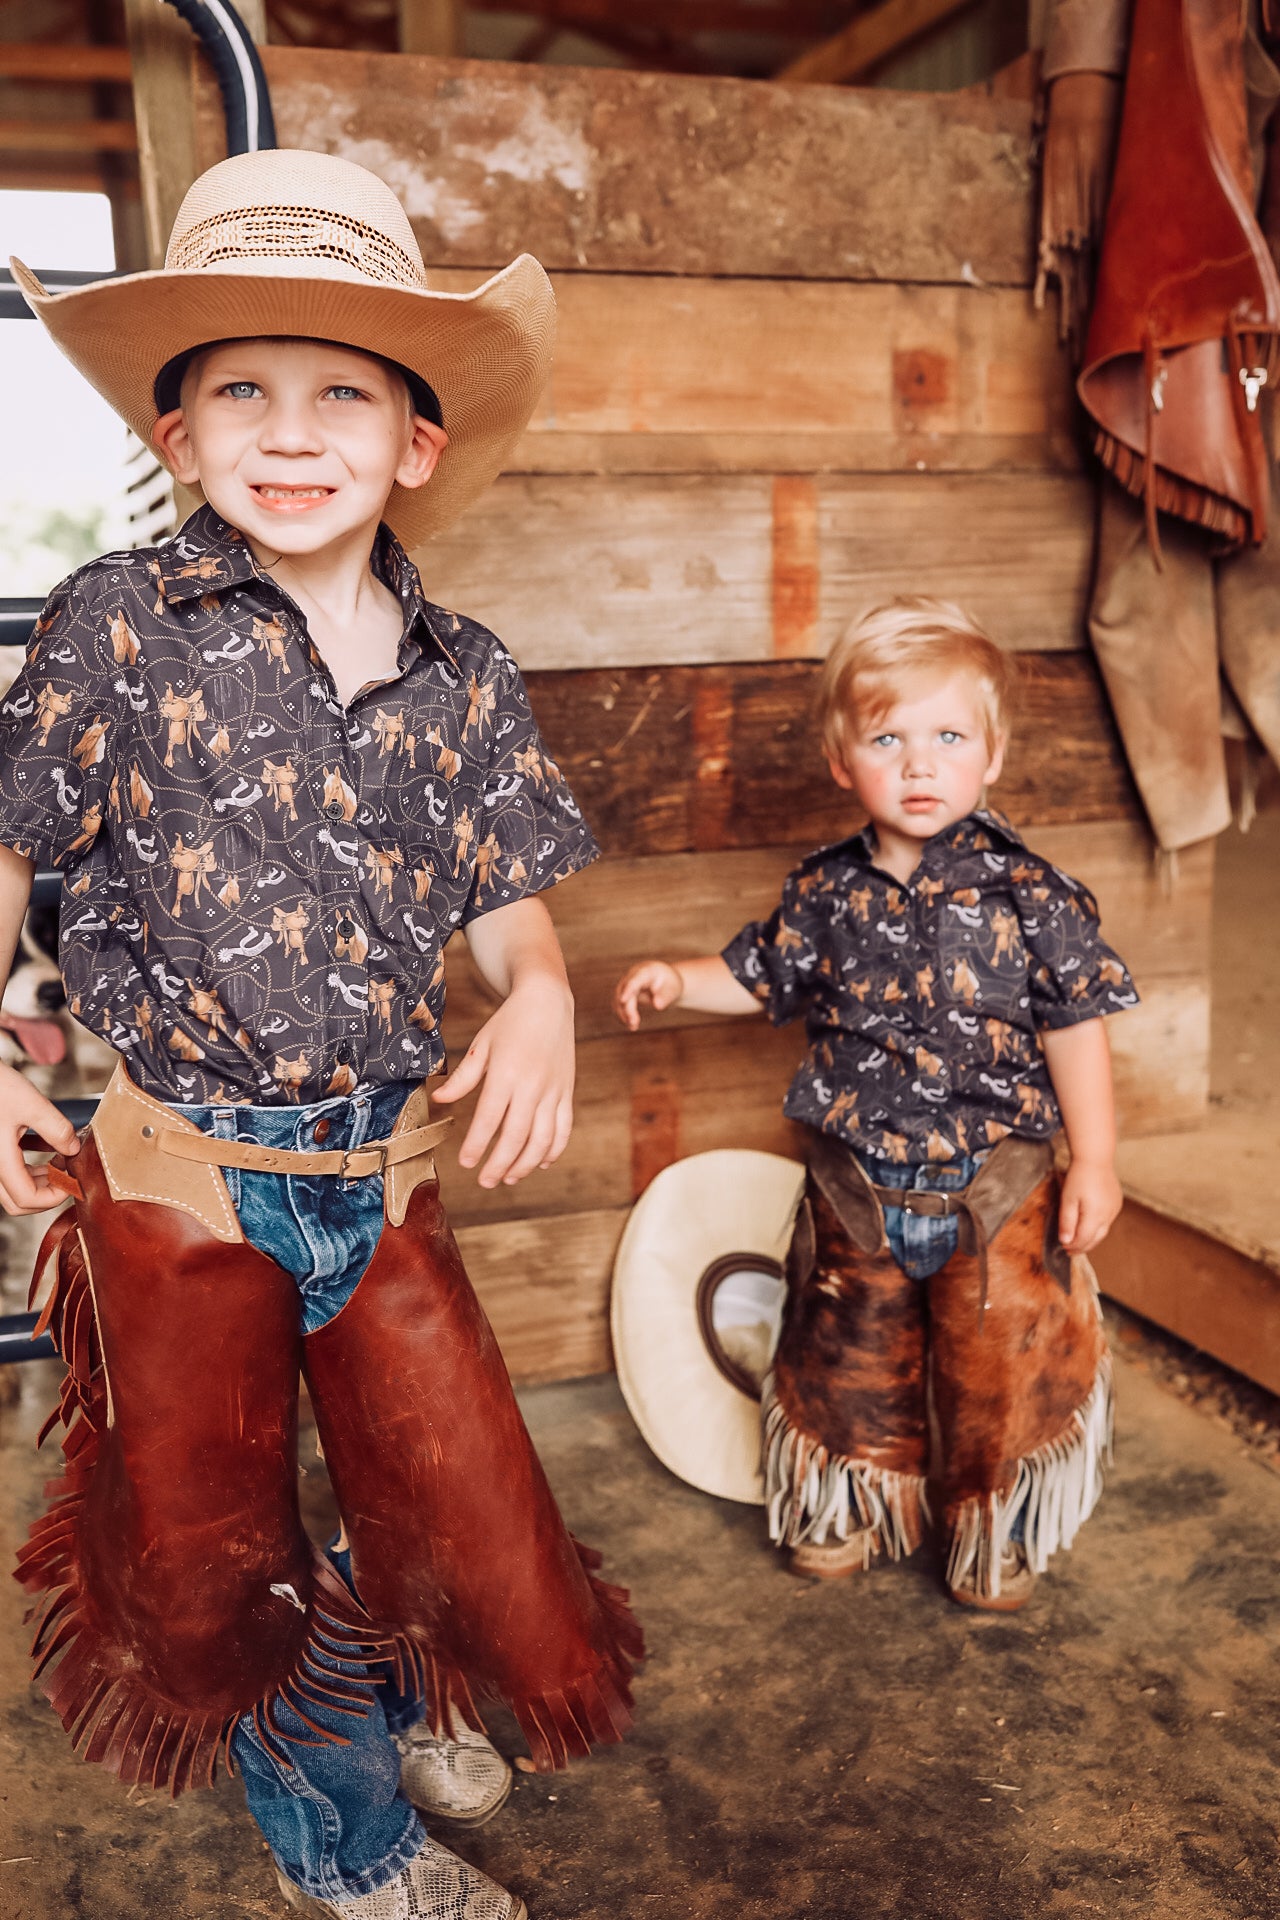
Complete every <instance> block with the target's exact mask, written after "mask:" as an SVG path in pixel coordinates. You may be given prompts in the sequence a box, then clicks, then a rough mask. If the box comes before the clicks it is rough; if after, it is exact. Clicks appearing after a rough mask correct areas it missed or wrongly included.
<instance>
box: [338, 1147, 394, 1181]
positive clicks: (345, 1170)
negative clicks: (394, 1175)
mask: <svg viewBox="0 0 1280 1920" xmlns="http://www.w3.org/2000/svg"><path fill="white" fill-rule="evenodd" d="M389 1144H390V1143H389V1142H388V1141H386V1140H366V1141H365V1143H364V1145H363V1146H360V1147H346V1148H344V1150H343V1154H342V1166H341V1169H340V1178H341V1179H343V1180H370V1179H372V1178H373V1176H374V1175H375V1174H379V1173H385V1172H386V1170H387V1147H388V1145H389ZM362 1153H376V1154H377V1156H378V1163H377V1165H376V1166H373V1167H366V1168H364V1169H362V1171H360V1172H359V1173H357V1172H355V1171H354V1169H353V1168H352V1166H351V1162H352V1161H353V1160H354V1159H356V1158H358V1157H359V1155H360V1154H362Z"/></svg>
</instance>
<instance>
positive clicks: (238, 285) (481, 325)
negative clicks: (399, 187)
mask: <svg viewBox="0 0 1280 1920" xmlns="http://www.w3.org/2000/svg"><path fill="white" fill-rule="evenodd" d="M10 265H11V266H12V269H13V274H14V278H15V279H16V280H17V282H18V284H19V285H20V286H21V288H22V290H23V293H24V294H25V295H26V298H27V301H28V303H29V305H30V306H31V307H32V309H33V311H34V312H35V313H36V314H37V315H38V317H39V318H40V319H41V320H42V321H43V322H44V324H45V326H46V327H47V328H48V330H49V332H50V334H51V335H52V336H53V339H54V341H55V342H56V344H57V345H58V346H59V347H60V348H61V350H62V352H63V353H64V354H65V355H66V356H67V358H68V359H69V360H70V361H71V362H72V364H73V365H74V366H75V367H77V368H78V369H79V371H80V372H81V373H82V374H83V375H84V376H85V378H86V379H87V380H88V381H89V382H90V384H91V385H92V386H94V387H95V388H96V389H97V390H98V392H99V393H101V394H102V395H103V397H104V398H105V399H106V400H107V401H108V402H109V403H110V405H111V406H113V407H114V408H115V410H116V412H117V413H119V414H121V415H122V417H123V418H124V419H125V420H126V421H127V423H128V425H129V426H130V427H132V428H133V430H134V432H135V433H136V434H137V435H138V437H139V438H140V439H142V440H148V439H149V437H150V433H151V428H152V426H153V425H154V423H155V418H156V404H155V395H154V385H155V380H156V376H157V374H158V373H159V372H160V371H161V369H162V368H164V367H166V366H168V364H169V363H170V362H171V361H175V360H179V359H180V358H181V357H182V356H183V355H185V354H189V353H191V352H192V351H193V350H194V349H196V348H197V347H201V346H207V345H209V344H210V343H211V342H213V341H216V340H236V339H241V340H242V339H250V338H259V337H268V338H270V337H273V336H274V337H292V338H304V339H314V340H332V341H337V342H340V343H341V344H343V345H345V346H350V347H356V348H359V349H360V350H361V351H362V352H365V353H372V354H376V355H378V356H379V358H381V359H384V360H390V361H394V362H395V363H397V364H398V365H400V366H402V367H404V368H406V369H407V370H408V371H409V372H410V373H411V374H413V375H415V376H416V377H417V379H418V380H420V381H422V382H425V383H426V385H427V386H428V387H429V388H430V389H431V391H432V392H433V394H435V395H436V396H438V399H439V405H440V410H441V413H442V415H443V419H444V421H445V424H446V426H447V428H448V433H449V445H448V446H447V447H446V449H445V451H444V453H443V455H442V456H441V459H440V462H439V464H438V466H437V468H436V471H435V473H434V474H433V476H432V478H431V480H430V482H429V483H428V484H427V486H426V487H424V488H422V489H420V490H417V491H413V490H409V489H405V488H402V487H399V486H397V487H395V488H393V490H392V493H391V497H390V499H389V501H388V503H387V509H386V518H387V519H388V521H389V522H390V523H391V526H392V528H393V529H394V531H395V532H396V533H397V534H399V536H400V538H401V539H402V540H404V542H405V543H406V545H408V546H410V547H412V546H415V545H417V544H419V543H420V542H422V541H423V540H426V539H428V538H430V536H431V535H432V534H434V533H438V532H440V531H441V530H442V529H443V528H444V527H447V526H449V525H450V524H451V523H452V522H453V521H454V520H456V519H457V518H458V516H459V515H460V514H461V513H463V512H465V510H466V508H467V507H468V506H470V504H471V502H472V501H473V500H474V499H476V497H477V496H478V495H479V494H480V493H482V492H483V491H484V489H485V488H486V487H487V486H488V485H489V484H490V482H491V481H492V480H493V479H494V477H495V476H496V475H497V473H498V472H499V471H500V470H501V468H502V466H503V465H504V463H505V461H506V460H507V458H508V457H509V455H510V454H511V452H512V450H513V448H514V447H515V444H516V441H517V440H518V439H519V437H520V435H521V433H523V431H524V429H525V427H526V426H527V425H528V422H529V419H530V416H531V415H532V413H533V409H534V407H535V406H536V404H537V401H538V396H539V394H540V393H541V391H542V387H543V385H544V383H545V381H546V377H547V374H548V371H549V370H550V364H551V352H552V347H553V343H554V337H555V299H554V295H553V294H552V291H551V285H550V282H549V281H548V279H547V276H546V274H545V273H544V272H543V270H542V268H541V267H540V266H539V265H538V263H537V261H536V260H534V259H533V258H532V256H531V255H529V254H521V255H520V257H519V259H517V260H514V261H513V262H512V263H511V265H510V266H509V267H506V268H504V269H503V271H502V272H501V273H497V274H494V275H493V277H492V278H491V279H489V280H487V281H486V282H485V283H484V285H483V286H481V287H478V288H476V289H475V291H474V292H472V293H466V294H459V293H446V292H443V291H439V290H437V289H435V288H433V287H432V286H431V284H430V281H429V278H428V275H427V270H426V267H425V266H424V265H423V261H422V255H421V252H420V251H419V248H418V243H417V240H416V239H415V237H414V232H413V228H412V227H411V225H410V224H409V219H408V216H407V215H406V214H405V211H404V209H403V207H402V206H401V205H400V202H399V201H398V200H397V199H396V197H395V195H394V194H393V193H392V192H391V190H390V188H389V187H388V186H386V184H385V183H384V182H383V181H382V180H380V179H379V178H378V177H377V175H376V174H373V173H370V172H369V171H368V170H367V169H366V168H364V167H358V166H356V165H354V163H353V162H351V161H349V160H342V159H339V158H338V157H337V156H336V155H333V154H326V153H308V152H305V151H302V150H300V149H289V148H273V149H271V150H269V151H267V152H262V153H245V154H237V155H236V156H234V157H233V158H232V159H229V160H222V161H220V162H219V163H218V164H217V165H216V166H213V167H210V168H209V170H208V172H207V173H204V174H202V175H201V176H200V178H199V179H198V180H197V181H196V182H195V183H194V185H193V186H192V187H191V189H190V190H189V192H188V193H187V196H186V198H185V199H184V200H183V202H182V205H181V207H180V208H179V210H178V216H177V218H176V220H175V221H174V225H173V233H172V235H171V237H170V240H169V246H168V249H167V251H166V254H165V264H164V266H163V268H161V269H159V270H156V271H152V272H147V273H135V274H129V275H126V276H124V277H123V278H121V279H118V280H101V281H97V282H94V283H93V284H91V285H89V286H86V287H78V288H76V289H75V290H74V291H72V292H68V293H62V294H49V293H47V292H46V291H45V289H44V288H43V287H42V286H41V285H40V282H39V281H38V280H37V279H36V277H35V275H34V274H33V273H32V272H31V271H30V269H29V268H27V267H25V266H24V265H23V264H22V262H21V261H19V260H13V261H11V262H10Z"/></svg>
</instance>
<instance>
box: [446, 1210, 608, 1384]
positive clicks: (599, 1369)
mask: <svg viewBox="0 0 1280 1920" xmlns="http://www.w3.org/2000/svg"><path fill="white" fill-rule="evenodd" d="M628 1211H629V1209H628V1208H627V1207H612V1208H600V1209H598V1210H596V1211H593V1212H587V1213H566V1214H559V1215H556V1216H553V1217H550V1218H548V1217H541V1218H533V1219H526V1220H500V1221H495V1222H493V1223H491V1224H489V1225H487V1226H479V1227H461V1228H460V1229H459V1230H458V1245H459V1248H460V1249H461V1252H462V1257H463V1259H464V1261H465V1262H466V1266H467V1272H468V1274H469V1275H470V1276H471V1279H472V1282H473V1283H474V1285H475V1289H476V1292H477V1293H478V1294H479V1296H480V1303H481V1305H482V1306H483V1308H484V1310H485V1312H486V1313H487V1314H488V1316H489V1319H490V1321H491V1322H492V1324H493V1330H494V1332H495V1333H496V1334H497V1336H498V1344H499V1346H500V1347H501V1348H502V1355H503V1358H504V1360H505V1361H506V1363H507V1367H508V1369H509V1371H510V1373H511V1377H512V1379H513V1380H515V1381H516V1383H517V1385H526V1386H532V1385H533V1384H534V1383H535V1382H537V1381H539V1380H576V1379H578V1378H580V1377H581V1376H582V1375H583V1374H587V1373H606V1372H608V1370H609V1369H610V1368H611V1367H612V1365H613V1354H612V1351H611V1349H610V1345H609V1283H610V1280H611V1279H612V1276H613V1261H614V1255H615V1254H616V1253H617V1250H618V1242H619V1240H620V1239H621V1238H622V1229H623V1227H624V1226H625V1225H626V1222H627V1213H628Z"/></svg>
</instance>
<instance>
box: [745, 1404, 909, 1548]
mask: <svg viewBox="0 0 1280 1920" xmlns="http://www.w3.org/2000/svg"><path fill="white" fill-rule="evenodd" d="M763 1412H764V1498H765V1510H766V1512H767V1514H768V1520H769V1538H770V1539H771V1540H772V1541H773V1543H774V1545H775V1546H779V1547H797V1546H799V1545H800V1543H801V1541H804V1540H812V1541H813V1542H814V1543H815V1544H816V1545H821V1544H822V1542H823V1541H824V1540H825V1539H826V1538H827V1535H828V1534H829V1533H831V1534H834V1536H835V1538H836V1539H837V1540H846V1539H847V1538H848V1537H849V1535H850V1534H851V1533H858V1532H862V1531H866V1532H867V1533H869V1534H870V1535H871V1536H872V1537H871V1538H870V1539H869V1540H868V1541H867V1543H866V1547H865V1557H864V1565H869V1564H870V1558H871V1555H872V1553H887V1554H888V1555H889V1556H890V1558H891V1559H893V1560H900V1559H902V1558H903V1556H904V1555H906V1554H909V1553H914V1552H915V1550H916V1548H917V1547H918V1546H919V1545H920V1541H921V1538H922V1537H923V1533H924V1523H925V1522H926V1521H927V1520H928V1518H929V1500H928V1493H927V1488H926V1482H925V1479H924V1477H923V1475H920V1474H914V1473H892V1472H889V1471H887V1470H885V1469H884V1468H882V1467H873V1466H870V1465H868V1464H867V1463H866V1462H864V1461H858V1460H851V1459H849V1458H848V1457H847V1456H845V1455H844V1454H836V1453H828V1451H827V1449H826V1448H825V1447H824V1446H823V1445H822V1444H821V1442H820V1441H817V1440H814V1439H813V1438H812V1437H811V1436H810V1435H809V1434H806V1433H801V1432H800V1430H799V1429H798V1428H796V1427H793V1426H792V1425H791V1423H790V1422H789V1420H788V1419H787V1416H786V1414H785V1412H784V1411H783V1409H782V1407H781V1406H780V1405H779V1404H778V1401H777V1400H776V1399H775V1398H774V1392H773V1376H772V1374H770V1376H769V1378H768V1379H767V1380H766V1381H765V1384H764V1407H763Z"/></svg>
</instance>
